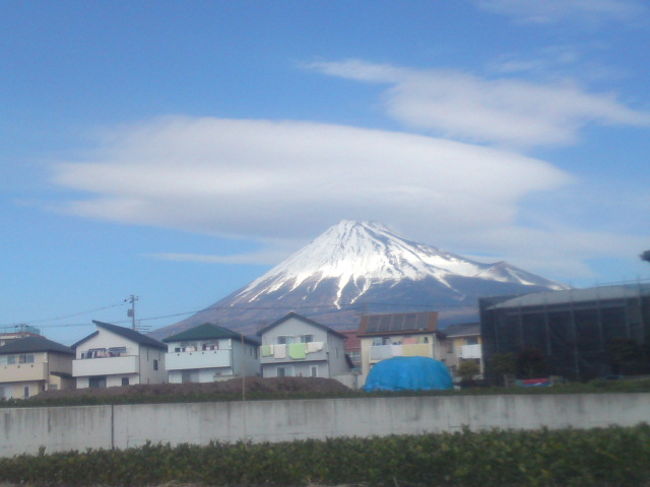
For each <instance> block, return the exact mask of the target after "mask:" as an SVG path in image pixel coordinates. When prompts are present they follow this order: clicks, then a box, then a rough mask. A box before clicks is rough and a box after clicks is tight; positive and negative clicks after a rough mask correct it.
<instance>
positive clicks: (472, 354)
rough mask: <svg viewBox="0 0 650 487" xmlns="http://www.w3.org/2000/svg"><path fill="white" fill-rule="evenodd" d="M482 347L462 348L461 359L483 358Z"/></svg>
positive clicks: (465, 346)
mask: <svg viewBox="0 0 650 487" xmlns="http://www.w3.org/2000/svg"><path fill="white" fill-rule="evenodd" d="M481 357H482V353H481V345H480V344H476V345H463V346H462V347H460V358H481Z"/></svg>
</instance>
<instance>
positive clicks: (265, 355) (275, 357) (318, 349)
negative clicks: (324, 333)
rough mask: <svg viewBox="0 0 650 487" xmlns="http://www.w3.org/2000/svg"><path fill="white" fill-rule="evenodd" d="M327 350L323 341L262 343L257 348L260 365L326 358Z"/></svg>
mask: <svg viewBox="0 0 650 487" xmlns="http://www.w3.org/2000/svg"><path fill="white" fill-rule="evenodd" d="M327 350H328V348H327V343H325V342H306V343H302V342H300V343H290V344H273V345H262V346H261V347H260V348H259V356H260V363H261V364H262V365H266V364H278V363H292V362H298V361H305V360H310V361H314V360H327Z"/></svg>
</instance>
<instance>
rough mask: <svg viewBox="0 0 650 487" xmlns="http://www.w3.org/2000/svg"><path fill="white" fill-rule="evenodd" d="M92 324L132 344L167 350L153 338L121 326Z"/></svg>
mask: <svg viewBox="0 0 650 487" xmlns="http://www.w3.org/2000/svg"><path fill="white" fill-rule="evenodd" d="M93 323H95V326H97V327H98V328H104V329H105V330H108V331H111V332H113V333H115V334H116V335H120V336H121V337H124V338H126V339H128V340H131V341H132V342H135V343H139V344H140V345H144V346H146V347H152V348H158V349H160V350H167V345H165V344H164V343H161V342H159V341H158V340H154V339H153V338H149V337H148V336H146V335H143V334H142V333H138V332H137V331H135V330H132V329H130V328H124V327H123V326H117V325H112V324H110V323H104V322H102V321H95V320H93ZM96 335H97V332H94V333H91V334H90V335H88V336H87V337H85V338H82V339H81V340H79V341H78V342H77V343H75V344H74V345H72V348H77V347H78V346H79V345H81V344H82V343H83V342H85V341H86V340H88V339H89V338H92V337H94V336H96Z"/></svg>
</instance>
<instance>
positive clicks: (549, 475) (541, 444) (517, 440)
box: [0, 425, 650, 487]
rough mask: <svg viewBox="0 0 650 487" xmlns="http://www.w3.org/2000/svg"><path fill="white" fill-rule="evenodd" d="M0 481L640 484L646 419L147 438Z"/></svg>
mask: <svg viewBox="0 0 650 487" xmlns="http://www.w3.org/2000/svg"><path fill="white" fill-rule="evenodd" d="M0 481H8V482H14V483H20V484H25V483H27V484H31V485H37V486H61V485H66V486H98V485H101V486H145V485H157V484H161V483H165V482H173V481H175V482H197V483H201V484H203V485H220V486H267V487H272V486H292V485H293V486H304V485H308V484H310V483H316V484H320V485H339V484H343V483H345V484H359V483H361V484H363V485H367V486H394V485H400V486H411V487H417V486H468V487H473V486H476V487H479V486H480V487H489V486H500V487H502V486H532V487H541V486H569V487H582V486H585V487H587V486H589V487H592V486H621V487H626V486H630V487H632V486H634V487H637V486H643V485H646V486H647V485H650V427H649V426H647V425H639V426H637V427H634V428H622V427H610V428H603V429H593V430H553V431H552V430H546V429H544V430H539V431H497V430H495V431H488V432H479V433H476V432H470V431H468V430H464V431H460V432H456V433H443V434H435V435H434V434H430V435H419V436H389V437H382V438H368V439H361V438H337V439H328V440H324V441H316V440H305V441H295V442H290V443H275V444H269V443H262V444H252V443H243V442H240V443H236V444H228V445H226V444H220V443H213V444H210V445H208V446H192V445H180V446H176V447H171V446H169V445H151V444H147V445H145V446H143V447H141V448H132V449H128V450H122V451H120V450H94V451H93V450H88V451H85V452H69V453H56V454H52V455H43V454H40V455H36V456H29V455H20V456H16V457H14V458H5V459H0Z"/></svg>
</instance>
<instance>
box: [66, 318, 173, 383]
mask: <svg viewBox="0 0 650 487" xmlns="http://www.w3.org/2000/svg"><path fill="white" fill-rule="evenodd" d="M93 323H94V324H95V326H96V327H97V331H95V332H94V333H92V334H90V335H88V336H87V337H86V338H83V339H82V340H80V341H78V342H77V343H75V344H74V345H73V346H72V348H73V349H74V350H75V354H76V359H75V360H74V361H73V362H72V375H73V377H74V378H75V379H76V380H77V388H78V389H82V388H86V387H98V388H102V387H114V386H128V385H132V384H161V383H164V382H165V381H166V380H167V371H166V370H165V352H167V346H165V345H164V344H163V343H160V342H159V341H157V340H154V339H153V338H149V337H148V336H145V335H143V334H141V333H138V332H137V331H135V330H131V329H130V328H124V327H122V326H116V325H112V324H110V323H103V322H101V321H93Z"/></svg>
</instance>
